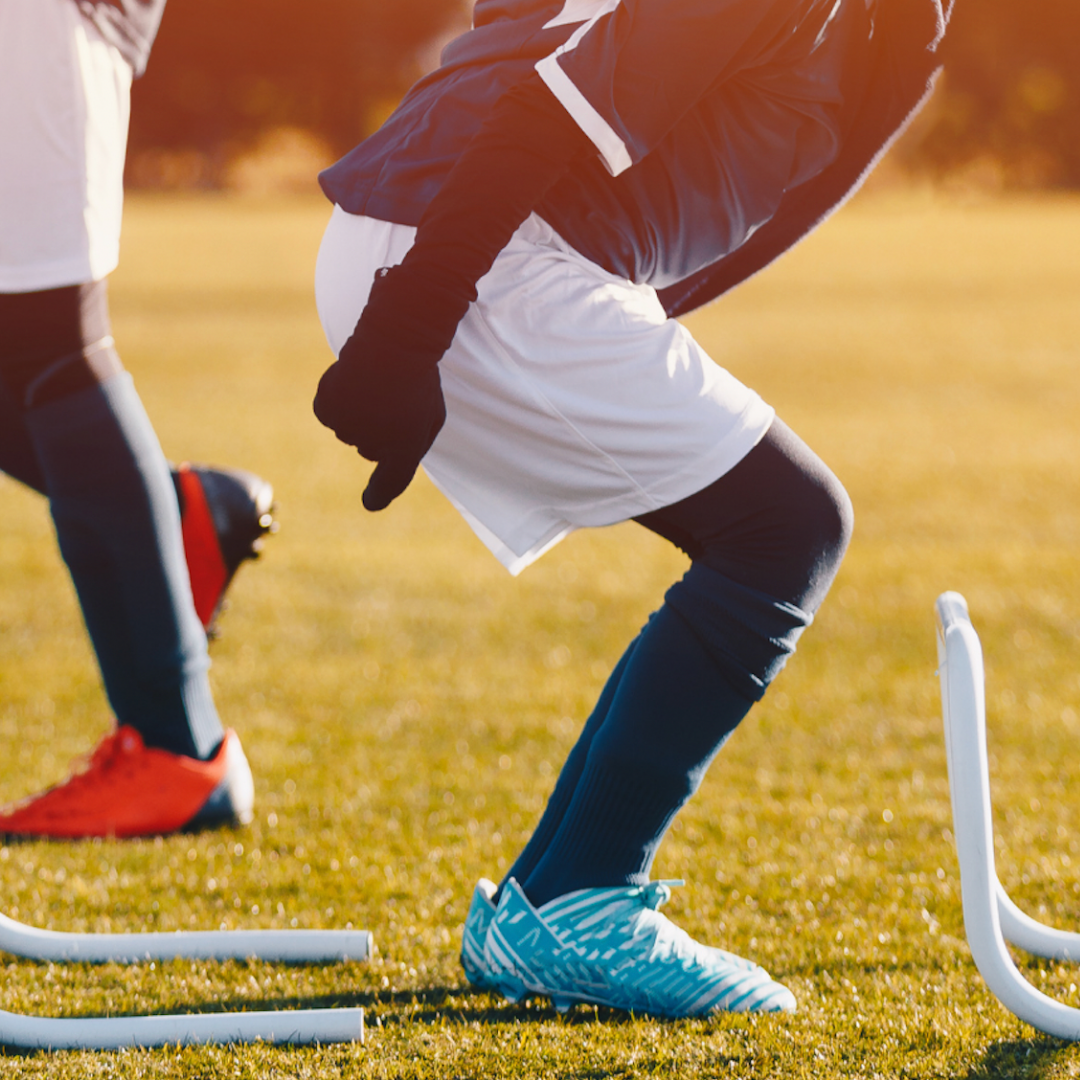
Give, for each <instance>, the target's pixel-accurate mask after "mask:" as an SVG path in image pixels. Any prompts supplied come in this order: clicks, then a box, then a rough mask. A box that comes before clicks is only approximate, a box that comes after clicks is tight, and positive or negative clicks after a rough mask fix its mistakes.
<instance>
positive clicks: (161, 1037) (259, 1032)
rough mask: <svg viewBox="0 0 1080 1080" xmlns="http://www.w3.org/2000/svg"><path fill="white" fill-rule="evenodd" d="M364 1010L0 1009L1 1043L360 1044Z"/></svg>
mask: <svg viewBox="0 0 1080 1080" xmlns="http://www.w3.org/2000/svg"><path fill="white" fill-rule="evenodd" d="M364 1038H365V1032H364V1010H363V1009H362V1008H353V1009H293V1010H283V1011H281V1012H250V1013H196V1014H193V1015H188V1016H174V1015H169V1016H130V1017H129V1016H112V1017H102V1018H90V1017H87V1018H83V1017H78V1018H70V1019H68V1018H57V1019H54V1018H52V1017H44V1016H23V1015H20V1014H18V1013H9V1012H0V1044H3V1045H5V1046H13V1047H18V1048H19V1049H22V1050H121V1049H124V1048H140V1049H152V1048H154V1047H161V1046H209V1045H222V1044H240V1043H252V1042H264V1043H269V1044H275V1045H299V1046H305V1045H311V1044H312V1043H320V1044H330V1043H344V1042H359V1043H363V1042H364Z"/></svg>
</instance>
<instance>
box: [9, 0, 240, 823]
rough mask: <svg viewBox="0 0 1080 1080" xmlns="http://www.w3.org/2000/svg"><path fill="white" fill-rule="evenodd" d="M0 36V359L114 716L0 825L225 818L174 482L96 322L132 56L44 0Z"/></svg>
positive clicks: (116, 219)
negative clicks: (57, 779) (110, 728)
mask: <svg viewBox="0 0 1080 1080" xmlns="http://www.w3.org/2000/svg"><path fill="white" fill-rule="evenodd" d="M0 50H2V51H0V58H2V60H3V63H2V64H0V90H10V91H11V92H10V93H6V92H5V93H0V121H2V124H0V126H2V127H3V129H4V132H5V145H6V147H7V150H8V152H7V153H5V155H4V156H3V158H2V159H0V196H2V197H0V237H2V243H0V292H2V293H3V295H2V296H0V301H2V305H3V310H2V317H0V326H2V331H3V332H2V333H0V378H2V380H3V382H4V384H5V387H6V391H7V395H6V396H7V403H8V406H9V407H11V408H14V409H15V410H16V411H17V412H18V413H19V414H20V415H21V418H22V426H23V428H24V430H25V433H26V434H27V435H28V437H29V440H30V444H31V446H32V448H33V452H34V458H35V459H36V462H37V467H38V470H39V475H38V476H37V477H28V479H32V480H36V481H38V482H40V485H41V487H42V488H43V489H44V491H45V492H46V494H47V495H48V497H49V500H50V507H51V510H52V513H53V518H54V521H55V524H56V529H57V536H58V539H59V541H60V546H61V550H62V553H63V556H64V559H65V561H66V562H67V564H68V566H69V568H70V570H71V573H72V577H73V579H74V581H75V584H76V588H77V590H78V593H79V599H80V603H81V605H82V608H83V613H84V616H85V619H86V623H87V626H88V628H89V630H90V633H91V637H92V639H93V643H94V646H95V650H96V652H97V655H98V659H99V663H100V666H101V670H102V674H103V677H104V681H105V684H106V690H107V692H108V696H109V699H110V703H111V704H112V706H113V709H114V711H115V713H116V716H117V720H118V721H119V724H120V728H119V729H118V731H117V732H116V733H115V734H114V735H113V736H110V737H109V738H108V739H106V740H105V742H104V743H102V745H101V746H99V747H98V749H97V751H95V753H94V755H93V757H92V759H91V762H90V765H89V767H88V768H87V769H86V770H85V771H83V772H81V773H79V774H77V775H76V776H74V777H72V778H71V780H69V781H68V782H67V783H65V784H63V785H61V786H60V787H59V788H56V789H53V790H52V791H50V792H48V793H45V794H44V795H42V796H38V797H37V798H35V799H33V800H30V802H29V803H27V804H26V805H23V806H22V807H20V808H19V809H17V810H16V811H14V812H12V813H7V814H4V815H3V818H2V819H0V830H2V831H5V832H17V833H21V834H30V835H95V834H102V833H113V834H116V835H131V834H137V833H140V832H157V831H166V830H168V829H170V828H176V827H179V826H181V825H185V824H188V823H190V822H191V821H192V820H194V819H196V818H198V817H199V815H200V814H202V813H204V812H206V813H209V814H211V815H215V816H220V817H222V818H228V817H233V818H235V817H243V816H246V815H247V814H249V813H250V802H251V780H250V771H249V770H248V769H247V764H246V761H244V759H243V753H242V751H241V750H240V748H239V743H238V742H237V740H236V739H235V736H230V737H224V735H225V733H224V732H223V731H222V729H221V724H220V721H219V720H218V717H217V713H216V710H215V708H214V703H213V700H212V698H211V696H210V688H209V683H208V680H207V666H208V661H207V657H206V640H205V634H204V633H203V631H202V628H201V626H200V625H199V622H198V619H197V618H196V617H195V613H194V608H193V604H192V597H191V591H190V585H189V584H188V576H187V571H186V568H185V565H184V554H183V547H182V544H181V541H180V525H179V517H178V509H177V501H176V496H175V493H174V491H173V486H172V481H171V479H170V476H169V471H168V467H167V465H166V463H165V460H164V458H163V456H162V454H161V449H160V446H159V445H158V443H157V440H156V437H155V436H154V433H153V430H152V428H151V427H150V424H149V421H148V420H147V419H146V415H145V412H144V411H143V409H142V405H141V402H140V401H139V398H138V396H137V394H136V393H135V390H134V387H133V385H132V383H131V379H130V376H128V375H127V373H126V372H124V371H123V369H122V366H121V365H120V361H119V358H118V357H117V355H116V352H115V350H114V349H113V348H112V343H111V338H110V337H109V319H108V309H107V305H106V301H105V289H104V284H103V280H102V279H103V278H104V277H105V276H106V275H107V274H108V273H109V271H110V270H111V269H112V268H113V267H114V266H115V264H116V258H117V252H118V248H119V231H120V215H121V207H122V200H123V188H122V173H123V162H124V144H125V141H126V133H127V118H128V104H129V92H130V84H131V69H130V67H128V65H127V63H126V62H125V61H124V59H123V57H122V56H121V55H120V54H119V52H118V51H117V50H116V49H115V48H114V47H113V46H111V45H109V44H108V43H107V42H106V41H105V40H104V39H103V38H102V37H101V36H100V34H98V32H97V31H96V29H95V28H94V27H93V26H91V25H90V24H89V23H88V22H86V21H85V20H84V19H83V18H82V17H81V15H80V14H79V10H78V8H77V7H76V6H75V5H73V4H70V3H64V2H59V0H47V2H39V0H12V2H11V3H9V4H5V5H3V8H2V10H0ZM27 103H30V104H29V106H28V104H27ZM82 282H86V283H88V284H85V285H83V284H78V283H82ZM24 450H25V448H24ZM22 460H23V461H25V454H24V453H23V458H22ZM144 738H145V740H146V742H149V743H150V746H149V747H147V746H146V745H145V744H144ZM204 759H208V760H204ZM120 764H122V767H119V768H118V767H115V766H117V765H120ZM233 796H236V798H233Z"/></svg>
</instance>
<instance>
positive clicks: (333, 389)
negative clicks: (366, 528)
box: [315, 75, 594, 510]
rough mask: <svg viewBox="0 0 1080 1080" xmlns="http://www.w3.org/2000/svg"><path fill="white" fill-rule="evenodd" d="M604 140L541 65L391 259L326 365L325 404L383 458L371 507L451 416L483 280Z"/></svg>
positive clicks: (402, 481)
mask: <svg viewBox="0 0 1080 1080" xmlns="http://www.w3.org/2000/svg"><path fill="white" fill-rule="evenodd" d="M588 152H594V148H593V144H592V143H591V142H590V140H589V139H588V137H587V136H586V135H585V134H584V133H583V132H582V130H581V128H580V127H579V126H578V125H577V124H576V123H575V122H574V120H573V119H572V118H571V117H570V115H569V114H568V113H567V111H566V110H565V109H564V108H563V106H562V105H560V104H559V102H558V101H557V100H556V98H555V97H554V95H552V93H551V92H550V91H549V90H548V89H547V87H546V86H545V85H544V83H543V82H542V81H541V79H540V78H539V76H537V75H532V76H530V78H528V79H527V80H525V82H523V83H522V84H521V85H520V86H518V87H516V88H515V89H514V90H511V91H510V92H509V93H508V94H506V95H505V96H504V97H503V98H502V99H501V100H500V101H499V102H498V103H497V105H496V106H495V108H494V109H493V110H492V114H491V116H490V117H489V118H488V119H487V121H486V122H485V123H484V125H483V127H482V128H481V129H480V131H479V132H478V133H477V135H476V137H475V138H474V139H473V140H472V142H470V144H469V146H468V147H467V149H466V151H465V152H464V153H463V154H462V156H461V157H460V158H459V159H458V161H457V162H456V164H455V165H454V167H453V169H452V170H451V171H450V173H449V175H448V176H447V179H446V182H445V183H444V184H443V187H442V189H441V190H440V192H439V194H438V195H437V196H436V197H435V199H434V200H432V202H431V204H430V206H429V207H428V209H427V211H426V213H425V214H424V216H423V218H422V219H421V221H420V224H419V226H418V228H417V233H416V241H415V243H414V245H413V247H412V248H411V249H410V250H409V252H408V254H407V255H406V256H405V259H404V261H403V262H402V263H401V264H400V265H398V266H394V267H391V268H389V269H384V270H380V271H379V273H378V275H377V276H376V279H375V281H374V283H373V285H372V288H371V294H370V296H369V298H368V303H367V306H366V307H365V308H364V311H363V314H362V315H361V316H360V320H359V322H358V323H357V325H356V329H355V330H354V331H353V334H352V336H351V337H350V338H349V340H348V341H347V342H346V343H345V345H344V347H343V348H342V350H341V354H340V356H339V357H338V360H337V363H335V364H334V365H332V366H331V367H330V368H329V370H327V372H326V373H325V374H324V375H323V377H322V379H321V381H320V383H319V389H318V392H317V394H316V396H315V414H316V416H317V417H318V418H319V420H320V421H321V422H322V423H323V424H325V425H326V426H327V427H329V428H331V429H332V430H333V431H334V433H335V434H336V435H337V437H338V438H339V439H341V440H342V441H343V442H346V443H348V444H349V445H351V446H355V447H356V448H357V449H358V450H359V452H360V454H361V455H362V456H364V457H365V458H368V459H369V460H371V461H376V462H378V466H377V467H376V469H375V472H374V473H373V474H372V477H371V480H370V481H369V483H368V486H367V489H366V490H365V492H364V506H366V507H367V509H369V510H381V509H383V507H385V506H387V505H389V503H390V502H391V501H393V500H394V499H395V498H397V496H398V495H400V494H401V493H402V492H403V491H404V490H405V488H406V487H408V485H409V482H410V481H411V480H412V477H413V475H414V474H415V472H416V469H417V467H418V466H419V464H420V460H421V459H422V458H423V456H424V455H425V454H426V453H427V451H428V449H430V447H431V444H432V443H433V442H434V441H435V436H436V435H437V434H438V433H439V430H440V429H441V427H442V425H443V423H444V421H445V418H446V412H445V406H444V404H443V398H442V391H441V389H440V384H439V373H438V362H439V360H440V359H441V358H442V356H443V353H445V352H446V350H447V349H448V348H449V347H450V343H451V341H453V338H454V333H455V332H456V330H457V325H458V323H459V322H460V321H461V319H462V317H463V316H464V314H465V312H466V311H467V310H468V307H469V304H470V303H472V301H473V300H475V299H476V283H477V282H478V281H479V280H480V278H482V277H483V276H484V274H486V273H487V272H488V270H490V269H491V265H492V263H493V262H494V261H495V258H496V256H497V255H498V254H499V252H500V251H502V249H503V248H504V247H505V246H506V244H507V243H508V242H509V240H510V238H511V236H513V234H514V231H515V230H516V229H517V227H518V226H519V225H520V224H521V223H522V222H523V221H524V220H525V219H526V218H527V217H528V216H529V214H530V213H531V212H532V210H533V208H534V207H535V206H536V205H537V204H538V203H539V202H540V201H541V199H542V198H543V196H544V195H545V194H546V192H547V191H548V189H549V188H550V187H551V186H552V185H553V184H555V182H556V181H557V180H558V179H559V178H560V177H561V176H563V174H564V173H565V172H566V171H567V169H568V168H569V166H570V163H571V162H572V161H573V160H574V158H575V157H577V156H578V155H580V154H583V153H588Z"/></svg>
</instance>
